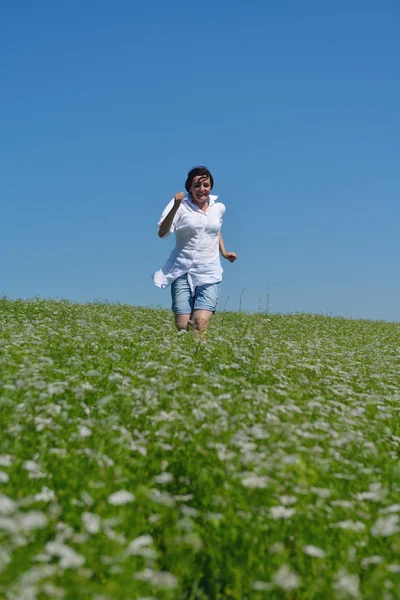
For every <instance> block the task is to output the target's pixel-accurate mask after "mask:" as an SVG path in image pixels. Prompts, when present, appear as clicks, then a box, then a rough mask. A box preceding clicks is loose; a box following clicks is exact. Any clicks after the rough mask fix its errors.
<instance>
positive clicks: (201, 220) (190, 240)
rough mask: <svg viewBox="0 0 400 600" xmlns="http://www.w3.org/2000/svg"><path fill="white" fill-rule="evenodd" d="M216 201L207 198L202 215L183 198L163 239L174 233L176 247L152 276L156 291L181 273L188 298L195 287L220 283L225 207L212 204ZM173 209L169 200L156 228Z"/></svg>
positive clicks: (217, 203)
mask: <svg viewBox="0 0 400 600" xmlns="http://www.w3.org/2000/svg"><path fill="white" fill-rule="evenodd" d="M217 198H218V196H211V195H210V197H209V205H208V208H207V210H206V212H203V211H202V210H201V209H200V208H199V207H198V206H197V204H195V203H194V202H193V201H192V200H191V199H190V197H189V196H188V195H187V194H186V195H185V196H184V198H183V200H182V202H181V205H180V207H179V208H178V210H177V213H176V215H175V217H174V220H173V222H172V225H171V228H170V230H169V232H168V233H167V234H166V235H165V236H163V237H167V236H168V235H170V234H171V233H175V237H176V246H175V248H174V250H173V251H172V252H171V254H170V257H169V259H168V260H167V262H166V263H165V265H164V266H163V268H162V269H160V270H159V271H156V273H154V275H153V281H154V283H155V284H156V285H157V286H158V287H160V288H165V287H168V286H169V285H171V283H172V282H173V281H175V279H177V278H178V277H180V276H181V275H184V274H185V273H187V274H188V281H189V285H190V289H191V292H192V294H193V293H194V289H195V288H196V287H197V286H198V285H204V284H206V283H217V282H218V281H221V279H222V267H221V261H220V258H219V231H220V229H221V225H222V216H223V214H224V212H225V206H224V204H222V203H221V202H216V199H217ZM173 205H174V200H173V199H172V200H171V202H170V203H169V204H168V206H166V208H165V210H164V212H163V213H162V215H161V218H160V220H159V222H158V227H160V225H161V223H162V222H163V220H164V219H165V217H166V216H167V215H168V213H169V212H170V210H171V208H172V207H173Z"/></svg>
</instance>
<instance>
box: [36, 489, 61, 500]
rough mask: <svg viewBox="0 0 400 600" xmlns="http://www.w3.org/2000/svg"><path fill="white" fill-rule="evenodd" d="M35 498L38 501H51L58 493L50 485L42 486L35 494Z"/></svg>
mask: <svg viewBox="0 0 400 600" xmlns="http://www.w3.org/2000/svg"><path fill="white" fill-rule="evenodd" d="M33 498H34V500H36V502H50V501H51V500H55V498H56V495H55V493H54V492H53V490H50V489H49V488H48V487H42V489H41V490H40V492H38V493H37V494H35V495H34V497H33Z"/></svg>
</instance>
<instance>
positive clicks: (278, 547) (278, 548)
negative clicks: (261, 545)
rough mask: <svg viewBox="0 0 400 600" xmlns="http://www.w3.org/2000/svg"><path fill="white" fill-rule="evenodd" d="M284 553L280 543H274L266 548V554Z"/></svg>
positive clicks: (283, 547)
mask: <svg viewBox="0 0 400 600" xmlns="http://www.w3.org/2000/svg"><path fill="white" fill-rule="evenodd" d="M284 551H285V546H284V545H283V544H282V542H275V543H274V544H271V545H270V547H269V548H268V552H269V553H270V554H282V552H284Z"/></svg>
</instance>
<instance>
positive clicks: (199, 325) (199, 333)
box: [193, 310, 213, 339]
mask: <svg viewBox="0 0 400 600" xmlns="http://www.w3.org/2000/svg"><path fill="white" fill-rule="evenodd" d="M212 315H213V312H212V311H211V310H195V311H194V313H193V326H194V335H195V337H196V338H200V339H201V338H202V337H203V336H204V334H205V332H206V331H207V327H208V323H209V321H210V319H211V317H212Z"/></svg>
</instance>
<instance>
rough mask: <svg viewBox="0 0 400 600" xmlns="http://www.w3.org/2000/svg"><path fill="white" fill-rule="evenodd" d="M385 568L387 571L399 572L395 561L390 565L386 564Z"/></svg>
mask: <svg viewBox="0 0 400 600" xmlns="http://www.w3.org/2000/svg"><path fill="white" fill-rule="evenodd" d="M387 570H388V571H389V573H396V574H400V565H399V564H395V563H394V564H392V565H388V567H387Z"/></svg>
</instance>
